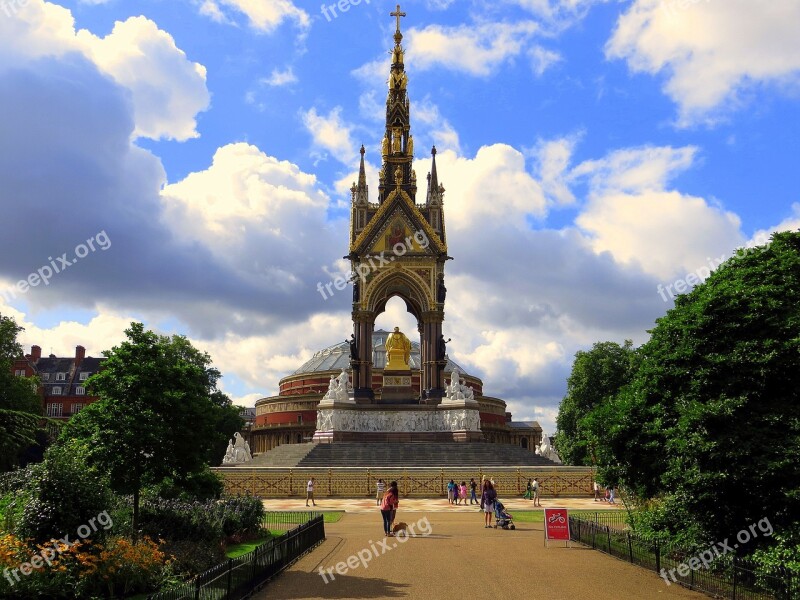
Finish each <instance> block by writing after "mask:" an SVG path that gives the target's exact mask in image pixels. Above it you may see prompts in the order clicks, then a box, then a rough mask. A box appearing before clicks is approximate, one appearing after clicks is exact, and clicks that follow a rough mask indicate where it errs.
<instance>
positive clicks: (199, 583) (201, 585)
mask: <svg viewBox="0 0 800 600" xmlns="http://www.w3.org/2000/svg"><path fill="white" fill-rule="evenodd" d="M305 514H308V513H305ZM323 540H325V524H324V521H323V518H322V515H319V514H318V515H317V516H315V517H313V518H312V519H311V520H310V521H308V522H306V523H303V524H301V525H299V526H298V527H296V528H295V529H292V530H290V531H287V532H286V533H284V534H283V535H281V536H279V537H276V538H272V539H271V540H269V541H267V542H265V543H264V544H262V545H260V546H259V547H258V548H256V549H255V550H253V551H252V552H248V553H247V554H245V555H243V556H240V557H239V558H230V559H228V560H227V561H225V562H224V563H221V564H219V565H217V566H216V567H213V568H211V569H209V570H208V571H205V572H203V573H201V574H200V575H198V576H197V577H195V578H194V579H192V580H191V581H187V582H186V583H183V584H181V585H179V586H177V587H173V588H171V589H169V590H163V591H160V592H157V593H155V594H151V595H150V596H149V597H148V600H201V599H202V600H206V599H208V600H211V599H213V600H239V599H240V598H246V597H247V596H249V595H250V594H251V593H252V592H253V590H255V589H258V588H260V587H261V586H263V585H264V583H266V582H267V581H268V580H269V579H271V578H272V577H274V576H275V575H277V574H278V573H280V572H281V571H283V570H284V569H285V568H286V567H288V566H289V565H291V564H292V563H293V562H294V561H296V560H297V559H298V558H300V557H301V556H302V555H303V554H305V553H306V552H308V551H310V550H311V549H313V548H314V547H315V546H317V545H318V544H320V543H322V542H323Z"/></svg>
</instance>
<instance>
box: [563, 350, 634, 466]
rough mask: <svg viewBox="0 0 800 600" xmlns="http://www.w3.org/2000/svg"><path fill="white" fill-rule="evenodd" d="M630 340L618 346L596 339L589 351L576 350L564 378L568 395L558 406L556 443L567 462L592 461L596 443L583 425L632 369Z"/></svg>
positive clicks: (588, 463) (612, 393) (618, 387)
mask: <svg viewBox="0 0 800 600" xmlns="http://www.w3.org/2000/svg"><path fill="white" fill-rule="evenodd" d="M635 357H636V351H635V350H634V349H633V342H632V341H631V340H626V341H625V344H624V345H622V346H620V345H619V344H617V343H615V342H598V343H596V344H595V345H594V346H592V349H591V350H589V351H583V350H580V351H578V353H577V354H575V362H574V363H573V364H572V373H570V376H569V379H568V380H567V395H566V396H564V399H563V400H562V401H561V405H560V406H559V408H558V417H557V418H556V424H557V426H558V433H557V434H556V440H555V446H556V448H557V449H558V453H559V455H560V456H561V459H562V460H563V461H564V462H565V463H566V464H569V465H594V464H595V463H596V443H593V442H594V440H593V438H592V437H590V436H589V435H588V432H587V431H586V429H585V427H584V426H583V425H582V419H583V418H584V417H585V416H586V415H587V414H589V413H590V412H591V411H592V410H593V409H594V408H596V407H598V406H600V405H601V404H602V403H604V402H606V401H608V400H609V399H610V398H612V397H613V396H614V395H615V394H616V393H617V392H618V391H619V390H620V388H622V386H624V385H625V384H627V383H628V382H629V381H630V380H631V377H632V376H633V373H634V371H635Z"/></svg>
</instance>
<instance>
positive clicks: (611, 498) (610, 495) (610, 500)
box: [608, 484, 616, 504]
mask: <svg viewBox="0 0 800 600" xmlns="http://www.w3.org/2000/svg"><path fill="white" fill-rule="evenodd" d="M608 503H609V504H616V503H615V502H614V485H613V484H612V485H610V486H608Z"/></svg>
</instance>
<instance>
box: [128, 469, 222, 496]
mask: <svg viewBox="0 0 800 600" xmlns="http://www.w3.org/2000/svg"><path fill="white" fill-rule="evenodd" d="M224 490H225V485H224V483H223V482H222V478H221V477H220V476H219V475H217V474H216V473H214V472H213V471H212V470H211V469H210V468H209V467H205V468H204V469H203V470H202V471H199V472H197V473H188V474H186V475H183V476H181V475H179V474H175V475H174V476H172V477H165V478H164V479H162V480H161V481H160V482H159V483H158V484H156V485H153V486H149V487H148V488H146V489H145V490H144V492H143V496H146V497H148V498H163V499H166V500H172V499H178V500H184V501H191V500H211V499H216V498H220V497H221V496H222V492H223V491H224Z"/></svg>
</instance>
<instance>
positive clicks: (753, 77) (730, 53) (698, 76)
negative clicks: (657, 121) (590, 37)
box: [606, 0, 800, 125]
mask: <svg viewBox="0 0 800 600" xmlns="http://www.w3.org/2000/svg"><path fill="white" fill-rule="evenodd" d="M798 30H800V3H798V2H797V1H796V0H770V2H753V1H752V0H725V1H724V2H723V1H720V0H713V1H711V0H692V1H689V2H685V1H683V0H663V1H662V0H636V2H634V3H633V5H632V6H631V7H630V8H629V9H628V11H627V12H626V13H625V14H623V15H622V16H620V18H619V21H618V22H617V27H616V30H615V31H614V34H613V36H612V37H611V39H610V40H609V41H608V44H607V46H606V54H607V56H608V57H609V58H617V59H624V60H626V61H627V63H628V66H629V67H630V69H631V70H633V71H634V72H643V73H649V74H658V73H663V74H664V75H665V76H666V78H667V81H666V83H665V86H664V91H665V93H666V94H667V95H668V96H669V97H670V98H672V100H674V101H675V102H676V103H677V104H678V107H679V124H680V125H690V124H693V123H696V122H699V121H704V120H705V121H708V120H714V119H715V118H718V117H719V114H720V113H723V112H725V111H726V110H730V109H731V108H735V107H736V105H737V103H738V101H739V100H740V96H741V92H743V91H746V90H748V89H751V88H753V87H755V86H757V85H761V84H775V85H776V86H778V87H779V86H780V85H783V84H786V83H791V82H794V83H797V82H798V79H799V76H800V36H798V35H797V31H798Z"/></svg>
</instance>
